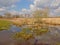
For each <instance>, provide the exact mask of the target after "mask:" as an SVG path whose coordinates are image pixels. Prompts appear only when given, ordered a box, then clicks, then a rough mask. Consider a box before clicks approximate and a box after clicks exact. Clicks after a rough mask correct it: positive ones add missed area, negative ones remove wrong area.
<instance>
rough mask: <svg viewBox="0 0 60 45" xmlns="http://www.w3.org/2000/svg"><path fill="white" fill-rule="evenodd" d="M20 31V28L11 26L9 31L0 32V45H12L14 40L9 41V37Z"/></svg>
mask: <svg viewBox="0 0 60 45" xmlns="http://www.w3.org/2000/svg"><path fill="white" fill-rule="evenodd" d="M20 30H21V28H19V27H16V26H15V25H13V26H11V28H10V29H9V30H4V31H1V32H0V45H10V44H13V43H12V42H14V40H12V39H11V35H12V34H14V33H15V32H18V31H20Z"/></svg>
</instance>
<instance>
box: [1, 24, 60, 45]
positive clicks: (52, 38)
mask: <svg viewBox="0 0 60 45" xmlns="http://www.w3.org/2000/svg"><path fill="white" fill-rule="evenodd" d="M59 27H60V26H55V27H52V26H50V27H49V32H48V33H47V34H44V35H42V36H40V37H36V38H37V39H38V42H37V43H40V42H44V43H52V44H53V43H55V42H60V28H59ZM19 31H21V28H20V27H16V26H15V25H13V26H11V28H10V29H9V30H8V31H7V30H4V31H1V32H0V45H15V44H16V41H15V40H12V39H11V35H12V34H14V33H15V32H19ZM17 42H18V41H17ZM18 43H19V42H18ZM54 45H55V44H54Z"/></svg>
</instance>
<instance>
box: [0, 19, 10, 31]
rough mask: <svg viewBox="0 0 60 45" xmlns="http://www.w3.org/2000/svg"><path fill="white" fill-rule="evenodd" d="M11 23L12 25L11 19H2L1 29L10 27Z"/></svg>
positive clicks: (0, 22)
mask: <svg viewBox="0 0 60 45" xmlns="http://www.w3.org/2000/svg"><path fill="white" fill-rule="evenodd" d="M10 25H11V22H10V21H7V20H0V31H2V30H7V29H9V27H10Z"/></svg>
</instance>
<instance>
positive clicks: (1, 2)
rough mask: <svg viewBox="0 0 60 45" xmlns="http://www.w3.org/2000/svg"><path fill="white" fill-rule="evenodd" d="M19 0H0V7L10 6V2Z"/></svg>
mask: <svg viewBox="0 0 60 45" xmlns="http://www.w3.org/2000/svg"><path fill="white" fill-rule="evenodd" d="M18 1H19V0H0V7H2V6H5V7H7V6H11V5H12V4H14V3H16V2H18Z"/></svg>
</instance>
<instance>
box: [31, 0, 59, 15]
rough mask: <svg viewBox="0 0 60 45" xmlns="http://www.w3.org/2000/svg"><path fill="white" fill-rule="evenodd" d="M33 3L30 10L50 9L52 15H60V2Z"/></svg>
mask: <svg viewBox="0 0 60 45" xmlns="http://www.w3.org/2000/svg"><path fill="white" fill-rule="evenodd" d="M33 3H34V4H31V5H30V10H35V9H43V8H46V7H48V8H50V13H51V14H52V15H57V14H58V15H60V13H59V12H60V0H34V2H33Z"/></svg>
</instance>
